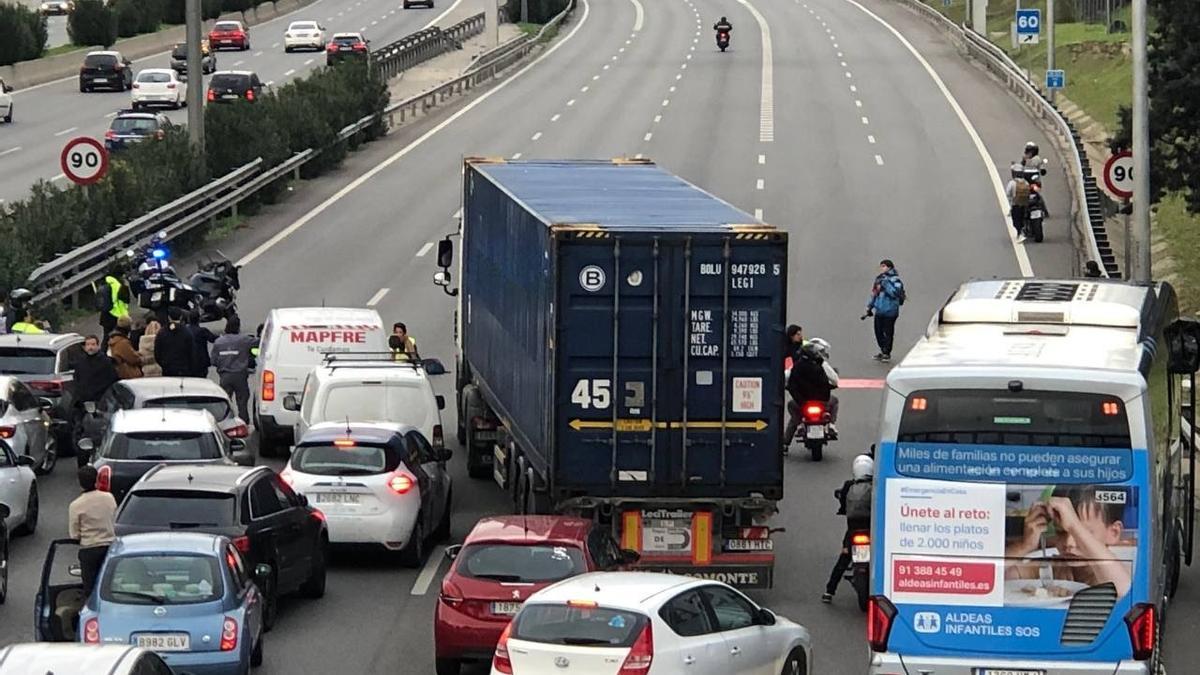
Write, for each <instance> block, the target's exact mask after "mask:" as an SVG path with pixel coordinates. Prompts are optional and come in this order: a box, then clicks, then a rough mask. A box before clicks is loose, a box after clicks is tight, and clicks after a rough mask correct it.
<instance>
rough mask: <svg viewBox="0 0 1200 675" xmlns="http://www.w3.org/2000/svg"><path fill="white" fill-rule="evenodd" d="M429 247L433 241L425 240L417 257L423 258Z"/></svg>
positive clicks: (431, 246)
mask: <svg viewBox="0 0 1200 675" xmlns="http://www.w3.org/2000/svg"><path fill="white" fill-rule="evenodd" d="M431 248H433V242H432V241H427V242H425V245H424V246H422V247H421V250H420V251H417V257H418V258H424V257H425V254H426V253H429V249H431ZM384 290H387V289H386V288H385V289H384ZM367 304H368V305H369V304H371V303H367Z"/></svg>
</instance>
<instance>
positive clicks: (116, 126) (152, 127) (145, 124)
mask: <svg viewBox="0 0 1200 675" xmlns="http://www.w3.org/2000/svg"><path fill="white" fill-rule="evenodd" d="M112 130H113V131H115V132H117V133H118V134H138V135H139V136H145V135H146V134H150V133H153V132H155V131H158V120H156V119H154V118H153V117H118V118H117V119H115V120H113V121H112Z"/></svg>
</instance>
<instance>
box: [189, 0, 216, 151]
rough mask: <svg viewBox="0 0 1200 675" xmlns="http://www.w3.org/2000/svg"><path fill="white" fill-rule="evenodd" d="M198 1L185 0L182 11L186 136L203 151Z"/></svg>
mask: <svg viewBox="0 0 1200 675" xmlns="http://www.w3.org/2000/svg"><path fill="white" fill-rule="evenodd" d="M200 1H201V0H186V3H185V5H184V11H185V12H186V13H187V29H186V32H185V35H186V38H185V39H186V41H187V80H188V81H187V85H188V87H187V104H188V138H190V139H191V141H192V145H193V147H195V148H196V150H197V151H198V152H204V68H203V65H202V63H203V62H202V59H203V58H204V57H203V54H202V53H201V50H200V39H201V38H200V26H201V17H200ZM210 48H211V47H210Z"/></svg>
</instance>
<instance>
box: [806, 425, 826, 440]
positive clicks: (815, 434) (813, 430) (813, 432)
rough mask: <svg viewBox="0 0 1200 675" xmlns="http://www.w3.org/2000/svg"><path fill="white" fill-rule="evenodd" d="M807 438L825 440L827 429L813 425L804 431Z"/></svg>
mask: <svg viewBox="0 0 1200 675" xmlns="http://www.w3.org/2000/svg"><path fill="white" fill-rule="evenodd" d="M804 437H805V438H825V427H823V426H818V425H815V424H814V425H813V426H810V427H808V428H807V429H805V430H804Z"/></svg>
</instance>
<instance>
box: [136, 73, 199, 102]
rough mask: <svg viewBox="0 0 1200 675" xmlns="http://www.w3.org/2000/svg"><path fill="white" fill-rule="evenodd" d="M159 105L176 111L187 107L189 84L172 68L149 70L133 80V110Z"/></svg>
mask: <svg viewBox="0 0 1200 675" xmlns="http://www.w3.org/2000/svg"><path fill="white" fill-rule="evenodd" d="M159 104H161V105H168V106H171V107H172V108H176V109H178V108H182V107H183V106H185V105H187V83H186V82H184V81H183V80H181V79H179V74H178V73H176V72H175V71H174V70H171V69H170V68H147V69H145V70H143V71H142V72H140V73H138V74H137V77H136V78H134V80H133V109H134V110H140V109H141V108H143V107H145V106H148V105H159Z"/></svg>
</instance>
